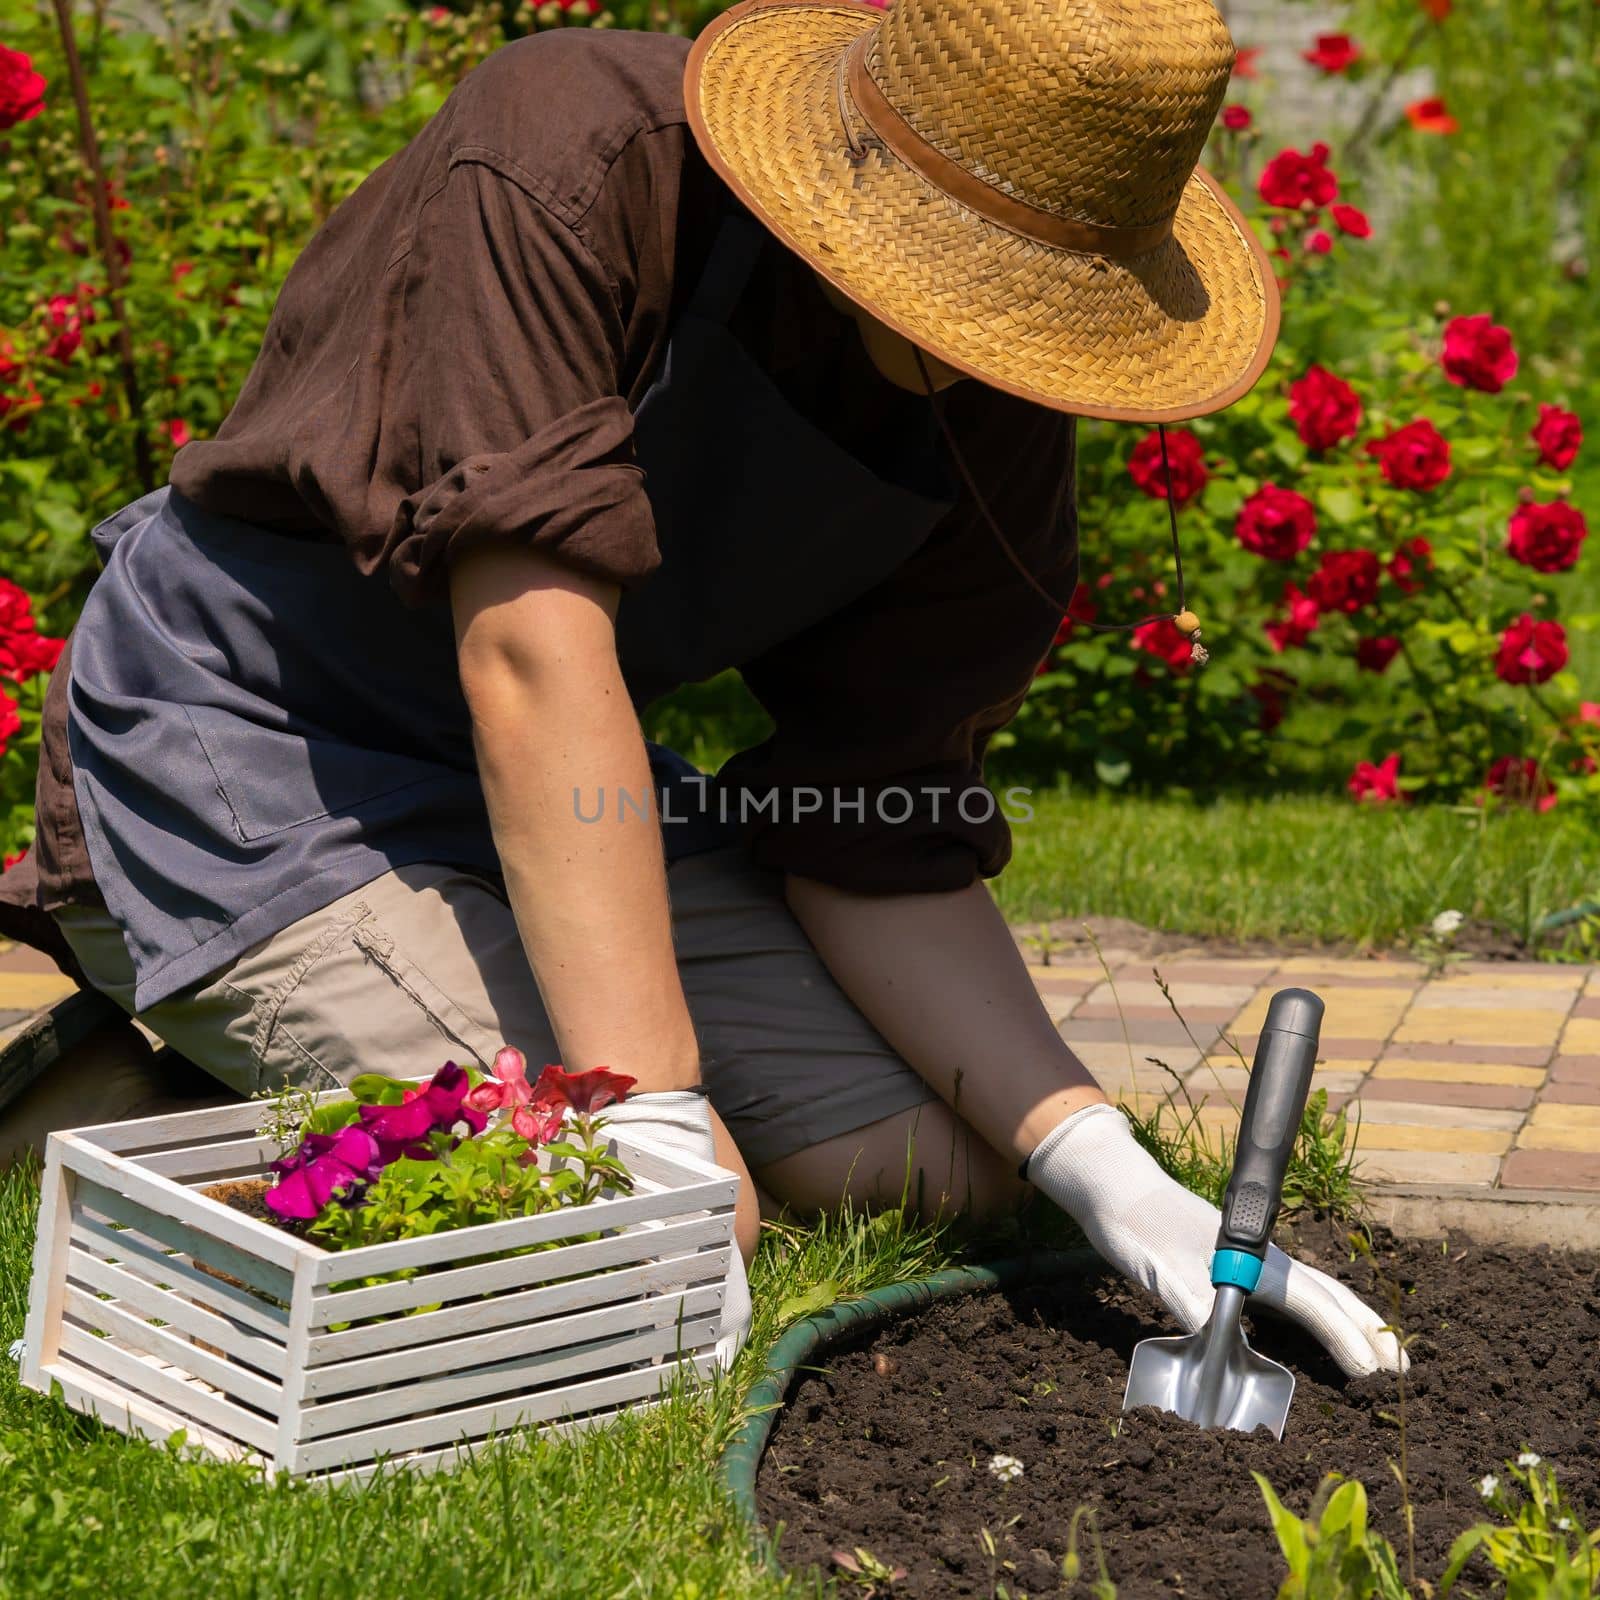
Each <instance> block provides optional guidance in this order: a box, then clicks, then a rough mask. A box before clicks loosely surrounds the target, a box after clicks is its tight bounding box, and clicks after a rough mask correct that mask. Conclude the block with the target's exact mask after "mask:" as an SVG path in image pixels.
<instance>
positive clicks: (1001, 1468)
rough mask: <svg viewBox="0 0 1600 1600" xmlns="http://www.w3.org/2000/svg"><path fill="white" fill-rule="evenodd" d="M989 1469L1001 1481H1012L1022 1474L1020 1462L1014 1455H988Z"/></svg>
mask: <svg viewBox="0 0 1600 1600" xmlns="http://www.w3.org/2000/svg"><path fill="white" fill-rule="evenodd" d="M989 1470H990V1472H992V1473H993V1474H994V1475H995V1477H997V1478H998V1479H999V1480H1000V1481H1001V1483H1012V1482H1015V1480H1016V1479H1018V1478H1020V1477H1021V1476H1022V1463H1021V1462H1020V1461H1018V1460H1017V1458H1016V1457H1015V1456H990V1457H989Z"/></svg>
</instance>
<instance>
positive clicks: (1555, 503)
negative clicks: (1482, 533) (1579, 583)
mask: <svg viewBox="0 0 1600 1600" xmlns="http://www.w3.org/2000/svg"><path fill="white" fill-rule="evenodd" d="M1588 537H1589V524H1588V523H1587V522H1586V521H1584V516H1583V513H1582V512H1581V511H1580V510H1578V508H1577V507H1576V506H1574V505H1571V504H1569V503H1568V502H1567V501H1565V500H1552V501H1550V502H1549V503H1548V504H1546V505H1537V504H1532V503H1530V504H1528V505H1523V506H1518V507H1517V509H1516V510H1515V511H1513V512H1512V513H1511V522H1510V526H1509V528H1508V530H1507V534H1506V554H1507V555H1508V556H1510V557H1511V559H1512V560H1513V561H1520V562H1521V563H1522V564H1523V566H1525V567H1532V568H1533V570H1534V571H1535V572H1566V571H1567V570H1568V569H1569V568H1571V567H1574V566H1576V565H1577V561H1578V554H1579V552H1580V551H1581V550H1582V549H1583V541H1584V540H1585V539H1587V538H1588Z"/></svg>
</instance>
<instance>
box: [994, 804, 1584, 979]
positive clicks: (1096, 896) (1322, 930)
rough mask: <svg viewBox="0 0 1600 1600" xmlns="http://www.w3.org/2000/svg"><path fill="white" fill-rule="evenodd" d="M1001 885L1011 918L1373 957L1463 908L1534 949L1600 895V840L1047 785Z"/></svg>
mask: <svg viewBox="0 0 1600 1600" xmlns="http://www.w3.org/2000/svg"><path fill="white" fill-rule="evenodd" d="M1031 803H1032V804H1033V806H1034V808H1035V815H1034V819H1033V820H1032V821H1031V822H1018V823H1017V824H1015V825H1014V827H1013V829H1012V833H1013V837H1014V839H1015V841H1016V855H1015V859H1014V860H1013V862H1012V864H1011V866H1010V868H1009V869H1008V870H1007V871H1006V873H1005V874H1004V875H1003V876H1002V877H1001V878H1000V880H999V881H998V884H997V886H996V888H997V892H998V895H999V899H1000V903H1001V906H1002V907H1003V908H1004V910H1005V912H1006V914H1007V916H1008V917H1010V918H1011V919H1012V920H1013V921H1042V920H1047V919H1056V918H1066V919H1074V918H1079V917H1087V916H1100V917H1128V918H1131V919H1132V920H1133V921H1135V922H1139V923H1143V924H1145V925H1147V926H1150V927H1158V928H1166V929H1170V930H1172V931H1174V932H1179V933H1188V934H1194V935H1197V936H1216V937H1222V938H1228V939H1240V940H1244V939H1264V940H1273V941H1280V942H1282V943H1283V944H1285V945H1288V944H1297V943H1301V944H1303V943H1308V942H1319V943H1332V944H1342V945H1352V946H1356V947H1358V948H1371V947H1382V946H1387V945H1392V944H1395V943H1399V942H1404V941H1407V940H1412V939H1415V938H1417V937H1418V936H1419V935H1420V934H1421V933H1422V932H1423V931H1424V929H1425V928H1426V925H1427V924H1428V922H1430V921H1431V920H1432V918H1433V917H1434V916H1435V915H1436V914H1437V913H1438V912H1440V911H1444V910H1447V909H1454V910H1458V911H1461V912H1463V913H1465V915H1466V916H1467V917H1468V918H1469V919H1471V920H1472V921H1474V922H1480V923H1485V924H1488V925H1490V926H1492V927H1493V928H1495V929H1497V930H1500V931H1501V932H1503V933H1505V934H1507V935H1509V936H1510V937H1512V938H1514V939H1518V940H1528V939H1530V938H1531V937H1532V934H1533V930H1534V927H1535V925H1536V924H1537V923H1538V921H1539V919H1540V918H1541V917H1543V916H1544V915H1546V914H1547V913H1549V912H1553V911H1559V910H1563V909H1565V908H1566V907H1568V906H1571V905H1574V904H1576V903H1577V902H1578V901H1580V900H1583V899H1585V898H1586V897H1589V896H1600V830H1597V829H1596V828H1595V826H1594V823H1593V819H1592V818H1591V817H1584V816H1581V815H1579V814H1577V813H1576V812H1572V813H1565V814H1564V813H1563V812H1562V811H1561V810H1560V809H1559V808H1557V809H1556V810H1555V811H1552V812H1547V813H1546V814H1545V815H1543V816H1538V815H1534V814H1532V813H1526V812H1515V813H1513V812H1497V813H1494V814H1490V815H1485V814H1483V813H1482V812H1479V811H1478V810H1476V808H1470V807H1468V808H1461V809H1456V808H1453V807H1446V806H1417V807H1415V808H1406V809H1403V810H1402V809H1398V808H1379V807H1366V808H1363V807H1358V806H1356V805H1354V804H1353V803H1352V802H1351V801H1350V800H1348V799H1347V798H1346V797H1344V796H1342V795H1341V796H1333V797H1322V796H1305V797H1302V796H1267V797H1261V798H1253V797H1231V796H1229V797H1223V798H1219V799H1216V800H1211V801H1205V802H1200V801H1188V800H1177V799H1163V798H1152V797H1147V796H1142V795H1135V794H1127V793H1120V794H1107V793H1103V792H1101V793H1094V792H1079V791H1075V790H1071V789H1056V790H1041V791H1039V792H1038V793H1036V794H1035V795H1034V796H1033V797H1032V802H1031Z"/></svg>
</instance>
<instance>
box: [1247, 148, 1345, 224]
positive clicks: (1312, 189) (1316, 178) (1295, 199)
mask: <svg viewBox="0 0 1600 1600" xmlns="http://www.w3.org/2000/svg"><path fill="white" fill-rule="evenodd" d="M1328 155H1329V150H1328V147H1327V145H1325V144H1314V145H1312V147H1311V153H1310V155H1304V156H1303V155H1301V154H1300V152H1299V151H1298V150H1280V151H1279V152H1278V154H1277V155H1275V156H1274V157H1273V158H1272V159H1271V160H1270V161H1269V162H1268V163H1267V165H1266V170H1265V171H1264V172H1263V173H1262V174H1261V183H1260V191H1261V198H1262V199H1263V200H1265V201H1266V203H1267V204H1268V205H1269V206H1282V207H1283V208H1284V209H1285V210H1286V211H1298V210H1300V208H1301V207H1302V206H1303V205H1305V204H1306V202H1307V201H1309V202H1310V203H1311V204H1312V205H1313V206H1325V205H1327V204H1328V203H1329V201H1331V200H1333V199H1335V198H1336V197H1337V195H1338V193H1339V180H1338V179H1337V178H1336V177H1334V175H1333V174H1332V173H1331V172H1330V171H1329V170H1328V167H1327V160H1328Z"/></svg>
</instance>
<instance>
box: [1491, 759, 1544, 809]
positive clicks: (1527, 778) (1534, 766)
mask: <svg viewBox="0 0 1600 1600" xmlns="http://www.w3.org/2000/svg"><path fill="white" fill-rule="evenodd" d="M1483 786H1484V788H1485V789H1487V790H1488V792H1489V793H1490V794H1492V795H1494V796H1495V798H1496V799H1498V800H1503V801H1506V802H1508V803H1509V804H1512V805H1519V806H1531V807H1532V808H1533V809H1534V810H1536V811H1548V810H1549V809H1550V808H1551V806H1553V805H1554V804H1555V803H1556V793H1555V789H1554V787H1553V786H1552V785H1551V782H1550V780H1549V778H1547V777H1546V776H1545V774H1544V772H1543V770H1542V769H1541V768H1540V766H1539V763H1538V762H1537V761H1535V760H1534V759H1533V757H1532V756H1499V757H1497V758H1496V759H1495V760H1494V761H1492V762H1490V764H1489V770H1488V771H1487V772H1486V773H1484V775H1483Z"/></svg>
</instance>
